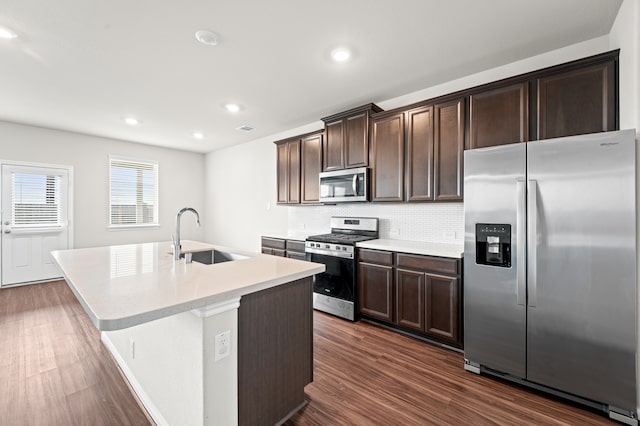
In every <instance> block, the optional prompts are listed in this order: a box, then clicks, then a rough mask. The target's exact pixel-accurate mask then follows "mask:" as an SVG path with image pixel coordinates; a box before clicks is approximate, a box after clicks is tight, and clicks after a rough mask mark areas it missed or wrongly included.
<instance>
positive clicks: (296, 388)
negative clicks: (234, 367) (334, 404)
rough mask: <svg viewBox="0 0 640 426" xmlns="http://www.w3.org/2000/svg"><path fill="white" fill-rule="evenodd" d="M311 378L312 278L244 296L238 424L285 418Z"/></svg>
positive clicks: (256, 425) (240, 321)
mask: <svg viewBox="0 0 640 426" xmlns="http://www.w3.org/2000/svg"><path fill="white" fill-rule="evenodd" d="M312 380H313V307H312V277H307V278H303V279H300V280H296V281H292V282H290V283H287V284H283V285H280V286H277V287H273V288H270V289H266V290H263V291H260V292H256V293H252V294H248V295H246V296H242V298H241V300H240V308H239V309H238V424H239V425H241V426H242V425H252V426H259V425H269V426H271V425H274V424H276V423H278V422H280V421H281V420H282V419H284V418H285V417H287V416H288V415H290V414H292V412H293V410H295V409H296V408H300V407H302V406H303V405H304V403H305V394H304V387H305V386H306V385H307V384H308V383H310V382H311V381H312Z"/></svg>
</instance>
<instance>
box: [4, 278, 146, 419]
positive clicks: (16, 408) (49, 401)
mask: <svg viewBox="0 0 640 426" xmlns="http://www.w3.org/2000/svg"><path fill="white" fill-rule="evenodd" d="M148 424H149V421H148V420H147V418H146V416H145V414H144V412H143V411H142V410H141V409H140V407H139V406H138V404H137V402H136V400H135V398H134V397H133V395H132V394H131V392H130V391H129V388H128V387H127V385H126V383H125V381H124V380H123V379H122V377H121V376H120V373H119V370H118V367H117V365H116V364H115V362H114V361H113V359H112V358H111V355H110V354H109V352H108V351H107V349H106V348H105V347H104V346H103V345H102V343H101V342H100V333H99V332H98V330H97V329H96V328H95V327H94V326H93V324H91V321H90V320H89V317H88V316H87V315H86V314H85V312H84V311H83V310H82V307H81V306H80V304H79V303H78V301H77V300H76V298H75V296H74V295H73V293H72V292H71V290H70V289H69V287H68V286H67V284H66V283H65V282H64V281H56V282H52V283H44V284H34V285H29V286H22V287H14V288H9V289H2V290H0V425H12V426H13V425H114V426H115V425H148Z"/></svg>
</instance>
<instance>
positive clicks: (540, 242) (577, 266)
mask: <svg viewBox="0 0 640 426" xmlns="http://www.w3.org/2000/svg"><path fill="white" fill-rule="evenodd" d="M528 145H529V147H528V155H527V163H528V186H529V188H528V210H529V216H528V234H529V239H528V250H527V253H528V256H529V263H528V281H527V284H528V321H527V327H528V339H527V379H528V380H530V381H532V382H536V383H540V384H543V385H546V386H550V387H553V388H556V389H560V390H563V391H565V392H569V393H572V394H576V395H580V396H583V397H586V398H588V399H591V400H594V401H599V402H603V403H607V404H609V405H612V406H615V407H618V408H620V409H625V410H628V411H633V412H635V410H636V386H635V379H636V367H635V366H636V360H635V357H636V341H637V340H636V215H635V209H636V201H635V200H636V190H635V188H636V185H635V179H636V177H635V174H636V171H635V158H636V154H635V131H633V130H626V131H622V132H609V133H598V134H593V135H584V136H574V137H568V138H559V139H552V140H548V141H540V142H532V143H529V144H528ZM465 278H466V277H465Z"/></svg>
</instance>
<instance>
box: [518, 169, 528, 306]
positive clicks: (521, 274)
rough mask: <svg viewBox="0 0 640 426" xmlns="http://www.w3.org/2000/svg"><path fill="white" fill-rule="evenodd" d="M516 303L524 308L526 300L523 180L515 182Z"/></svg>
mask: <svg viewBox="0 0 640 426" xmlns="http://www.w3.org/2000/svg"><path fill="white" fill-rule="evenodd" d="M516 197H517V199H516V250H517V254H516V274H517V275H516V277H517V278H516V287H517V288H516V290H517V292H516V303H517V304H518V305H522V306H524V305H525V303H526V301H527V300H526V299H527V277H526V275H525V274H526V271H527V269H526V256H525V255H526V245H525V241H526V237H527V235H526V218H525V216H526V213H527V211H526V209H527V208H526V198H525V197H526V191H525V182H524V179H518V180H517V181H516Z"/></svg>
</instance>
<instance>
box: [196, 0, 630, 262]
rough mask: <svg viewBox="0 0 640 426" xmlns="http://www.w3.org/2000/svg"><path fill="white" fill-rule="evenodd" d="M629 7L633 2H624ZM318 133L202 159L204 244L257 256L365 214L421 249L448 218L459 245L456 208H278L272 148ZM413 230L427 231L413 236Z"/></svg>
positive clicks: (584, 52)
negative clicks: (273, 243)
mask: <svg viewBox="0 0 640 426" xmlns="http://www.w3.org/2000/svg"><path fill="white" fill-rule="evenodd" d="M630 1H633V0H626V2H630ZM610 49H612V47H610V45H609V37H608V36H603V37H599V38H596V39H593V40H588V41H585V42H582V43H578V44H575V45H571V46H568V47H565V48H562V49H558V50H554V51H552V52H548V53H545V54H542V55H538V56H535V57H532V58H528V59H525V60H522V61H518V62H514V63H511V64H508V65H505V66H502V67H498V68H495V69H492V70H488V71H484V72H481V73H477V74H473V75H470V76H467V77H464V78H461V79H457V80H453V81H450V82H447V83H445V84H441V85H438V86H434V87H429V88H426V89H424V90H420V91H417V92H414V93H410V94H407V95H404V96H401V97H397V98H394V99H389V100H377V99H372V101H373V102H375V103H377V104H378V105H379V106H381V107H382V108H384V109H390V108H395V107H399V106H403V105H408V104H410V103H413V102H418V101H421V100H424V99H429V98H433V97H436V96H440V95H444V94H447V93H451V92H454V91H457V90H462V89H466V88H470V87H474V86H477V85H480V84H484V83H488V82H492V81H495V80H499V79H502V78H506V77H510V76H514V75H518V74H522V73H526V72H529V71H534V70H537V69H540V68H545V67H548V66H553V65H557V64H560V63H563V62H568V61H572V60H575V59H580V58H584V57H586V56H591V55H595V54H598V53H602V52H606V51H608V50H610ZM322 125H323V123H322V122H321V121H317V122H315V123H310V124H308V125H306V126H303V127H300V128H297V129H292V130H289V131H287V132H283V133H279V134H276V135H272V136H271V137H267V138H262V139H258V140H255V141H253V142H249V143H247V144H243V145H239V146H235V147H229V148H226V149H222V150H219V151H214V152H211V153H209V154H207V157H206V174H207V176H206V181H207V188H206V191H207V194H206V199H207V204H206V210H207V216H206V221H207V223H211V224H213V226H209V227H207V230H206V240H207V241H209V242H213V243H218V244H223V245H226V246H230V247H238V248H242V249H246V250H253V251H259V248H260V235H275V236H278V235H287V234H288V233H289V232H294V233H305V232H311V231H315V230H316V229H315V228H316V227H317V225H318V224H319V223H320V222H322V221H323V220H326V223H327V224H328V219H327V218H328V217H329V216H330V215H331V212H332V211H334V210H340V212H343V213H345V214H353V215H355V214H360V213H364V214H366V213H367V212H368V213H369V214H368V215H374V213H375V214H381V218H383V219H384V221H383V223H382V225H383V228H382V229H381V231H382V236H383V237H391V238H402V239H414V240H418V241H421V240H426V239H429V240H432V238H435V237H437V236H438V235H439V236H440V237H441V238H440V239H439V240H440V241H449V239H448V238H444V236H443V233H442V232H439V231H437V229H436V228H437V227H436V226H435V225H434V224H437V223H438V222H439V221H441V220H442V218H443V215H444V214H449V216H447V217H448V218H449V219H450V220H449V222H448V224H447V225H446V227H447V230H448V231H455V232H456V238H455V239H456V240H459V239H460V238H462V232H463V231H462V230H463V221H464V217H463V213H462V210H461V208H460V207H458V209H457V210H456V208H455V206H454V207H452V208H451V210H447V207H444V206H442V205H436V204H416V205H409V204H395V205H391V206H388V207H387V206H374V205H369V207H371V208H370V209H368V210H367V209H366V207H363V206H342V207H309V206H295V207H281V206H276V205H275V202H276V150H275V145H274V144H273V141H275V140H279V139H284V138H286V137H289V136H294V135H297V134H301V133H305V132H308V131H313V130H316V129H319V128H322ZM231 182H233V184H231ZM247 194H252V195H247ZM268 206H270V209H268ZM459 206H460V205H459ZM323 209H324V210H323ZM376 212H377V213H376ZM425 224H430V225H425ZM303 226H304V227H305V228H303ZM415 226H427V227H428V228H425V229H420V230H418V231H417V232H416V231H415ZM429 226H431V227H429ZM449 228H450V229H449ZM385 230H386V231H385ZM392 230H393V231H395V232H392ZM385 233H386V235H385Z"/></svg>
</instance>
